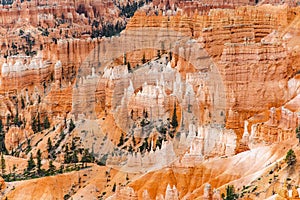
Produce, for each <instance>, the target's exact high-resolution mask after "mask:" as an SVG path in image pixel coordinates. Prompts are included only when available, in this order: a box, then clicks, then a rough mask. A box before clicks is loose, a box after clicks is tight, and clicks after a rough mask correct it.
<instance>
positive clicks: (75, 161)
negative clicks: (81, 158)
mask: <svg viewBox="0 0 300 200" xmlns="http://www.w3.org/2000/svg"><path fill="white" fill-rule="evenodd" d="M72 163H78V156H77V151H76V150H75V151H73V154H72Z"/></svg>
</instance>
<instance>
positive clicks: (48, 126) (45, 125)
mask: <svg viewBox="0 0 300 200" xmlns="http://www.w3.org/2000/svg"><path fill="white" fill-rule="evenodd" d="M48 128H50V122H49V119H48V116H46V117H45V118H44V129H48Z"/></svg>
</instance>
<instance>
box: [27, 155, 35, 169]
mask: <svg viewBox="0 0 300 200" xmlns="http://www.w3.org/2000/svg"><path fill="white" fill-rule="evenodd" d="M33 168H35V162H34V160H33V157H32V154H30V158H29V160H28V161H27V171H29V172H30V171H31V170H32V169H33Z"/></svg>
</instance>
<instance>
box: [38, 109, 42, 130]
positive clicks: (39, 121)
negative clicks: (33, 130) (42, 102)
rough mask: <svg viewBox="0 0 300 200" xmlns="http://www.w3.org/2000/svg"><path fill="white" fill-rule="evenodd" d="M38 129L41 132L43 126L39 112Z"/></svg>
mask: <svg viewBox="0 0 300 200" xmlns="http://www.w3.org/2000/svg"><path fill="white" fill-rule="evenodd" d="M37 131H38V132H41V131H42V127H41V119H40V113H38V119H37Z"/></svg>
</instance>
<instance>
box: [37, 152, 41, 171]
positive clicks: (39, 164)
mask: <svg viewBox="0 0 300 200" xmlns="http://www.w3.org/2000/svg"><path fill="white" fill-rule="evenodd" d="M36 157H37V171H38V174H41V172H42V169H41V167H42V153H41V150H38V151H37V154H36Z"/></svg>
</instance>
